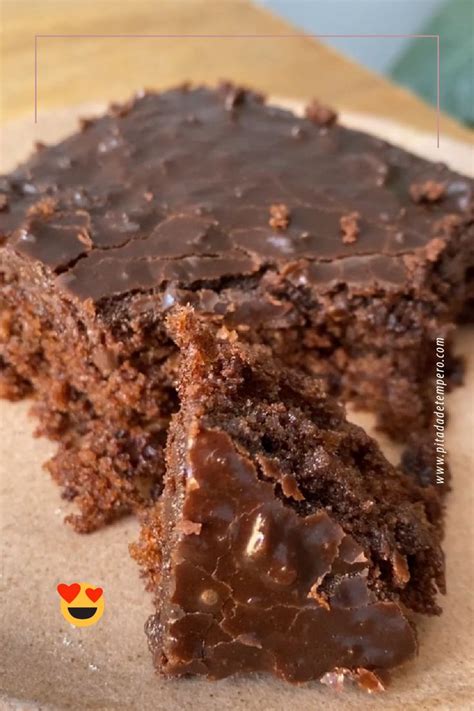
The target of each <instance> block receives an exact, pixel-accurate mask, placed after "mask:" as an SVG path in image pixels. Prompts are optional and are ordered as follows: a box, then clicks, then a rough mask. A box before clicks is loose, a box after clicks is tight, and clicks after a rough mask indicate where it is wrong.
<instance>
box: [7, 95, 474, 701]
mask: <svg viewBox="0 0 474 711" xmlns="http://www.w3.org/2000/svg"><path fill="white" fill-rule="evenodd" d="M97 108H98V107H97V106H86V107H79V109H68V110H64V111H56V112H54V113H51V114H44V115H41V116H40V121H39V123H38V124H37V125H36V126H35V125H34V124H33V123H32V121H30V120H29V119H25V120H22V121H18V122H16V123H14V124H10V125H8V126H7V127H5V128H4V131H3V136H2V144H3V145H2V166H1V169H2V170H7V169H8V168H10V167H12V166H13V165H14V164H15V162H16V161H17V160H19V159H21V158H24V157H25V155H26V154H27V153H28V151H29V149H30V147H31V144H32V141H33V139H39V138H41V139H42V140H46V141H51V140H56V139H58V138H59V137H61V136H63V135H65V134H66V133H68V132H70V131H71V130H73V129H74V127H75V122H76V117H77V115H78V114H82V115H84V114H89V113H91V112H94V110H97ZM344 120H345V121H346V122H347V123H350V124H351V125H354V126H357V127H358V128H364V127H365V128H366V129H367V130H370V131H372V132H374V133H378V134H379V135H381V136H382V137H384V138H387V139H389V140H392V141H394V142H396V143H400V144H402V145H404V146H406V147H407V148H409V149H411V150H413V151H415V152H419V153H421V154H423V155H426V156H427V157H431V158H432V159H434V160H445V161H446V162H448V163H450V164H451V165H453V166H455V167H456V168H458V169H459V170H464V172H468V171H470V170H472V164H473V161H472V152H470V149H469V148H468V147H466V146H462V145H460V144H458V143H455V142H454V141H449V140H448V139H444V138H443V137H441V138H442V140H441V147H440V149H437V148H436V139H435V137H434V136H432V135H425V134H420V133H418V132H415V131H411V130H410V129H408V128H406V127H401V126H398V125H396V124H389V123H386V122H383V121H379V120H377V119H375V118H372V117H370V118H369V117H365V118H364V117H360V116H347V117H344ZM457 347H458V351H462V352H464V353H466V354H468V353H470V354H471V362H470V364H469V368H468V374H467V378H466V384H465V386H464V387H463V388H459V389H458V390H456V391H455V392H454V393H453V394H451V395H450V396H449V399H448V402H449V410H450V413H451V418H450V422H449V426H448V429H447V438H448V445H449V448H450V451H451V453H452V459H451V461H452V469H453V473H454V492H453V493H452V495H451V496H450V499H449V514H448V530H447V540H446V551H447V560H448V586H449V594H448V596H447V598H446V600H445V601H444V610H445V611H444V614H443V616H442V617H441V618H439V619H431V620H423V621H422V623H421V624H420V641H421V649H420V655H419V657H418V659H417V660H416V661H415V662H414V663H413V664H411V665H408V666H407V667H406V668H404V669H401V670H399V671H398V672H397V673H396V674H395V677H394V680H393V684H392V686H391V688H390V689H389V691H387V692H386V694H384V695H383V697H367V696H366V695H364V694H362V693H360V692H356V691H349V692H347V693H345V694H342V695H341V694H336V693H335V692H331V691H330V690H328V689H326V688H325V687H322V686H321V685H320V684H319V683H314V684H310V685H308V686H305V687H297V688H295V687H291V686H287V685H284V684H282V683H279V682H276V681H274V680H272V679H270V678H264V677H259V678H252V679H250V678H241V679H231V680H225V681H221V682H218V683H210V682H206V681H201V680H184V681H172V682H164V681H163V680H161V679H159V678H158V677H156V676H155V674H154V673H153V669H152V666H151V661H150V657H149V654H148V650H147V645H146V639H145V635H144V633H143V624H144V622H145V620H146V618H147V616H148V615H149V614H150V612H151V605H150V601H149V599H148V597H147V595H146V594H145V593H144V592H143V589H142V585H141V582H140V580H139V577H138V572H137V569H136V567H135V565H134V563H133V562H132V560H131V559H130V558H129V556H128V551H127V546H128V543H129V541H131V540H133V539H134V538H135V536H136V532H137V526H136V523H135V521H133V520H132V519H127V520H124V521H122V522H120V523H119V524H117V525H114V526H110V527H109V528H107V529H105V530H103V531H100V532H98V533H95V534H92V535H89V536H79V535H77V534H74V533H73V532H72V531H71V530H70V529H69V528H67V527H66V526H64V525H63V523H62V519H63V516H64V514H65V513H66V506H65V504H64V502H63V501H61V499H60V498H59V493H58V490H57V489H56V487H55V486H54V485H53V484H52V483H51V481H50V480H49V478H48V476H47V474H45V473H44V472H43V471H42V469H41V463H42V462H43V461H44V460H45V459H46V458H47V457H48V456H49V455H50V454H51V453H52V452H53V449H54V447H53V445H52V444H51V443H49V442H47V441H45V440H37V439H34V438H33V436H32V433H33V428H34V423H33V422H32V421H31V420H30V419H29V418H28V416H27V410H28V403H20V404H10V403H5V402H0V466H1V471H0V495H1V498H0V524H1V532H0V539H1V543H2V566H1V578H0V595H1V599H0V610H1V632H0V634H1V638H0V644H1V648H0V665H1V685H0V688H1V691H0V708H6V709H10V708H17V709H78V710H81V711H82V710H83V709H100V710H101V711H102V710H104V711H105V710H106V709H107V710H108V709H133V710H134V711H135V710H136V711H148V710H150V711H151V710H152V709H153V711H186V710H188V709H189V710H190V711H191V710H192V711H198V710H205V711H214V710H215V711H239V710H240V709H241V710H242V711H244V709H245V711H253V710H255V711H288V710H289V709H291V708H300V709H305V710H306V709H307V710H308V711H316V710H317V709H322V708H325V707H327V706H328V705H329V706H330V708H334V709H340V710H341V711H345V710H346V709H364V711H370V709H383V711H389V710H392V709H402V708H403V709H404V711H408V710H410V709H413V710H415V709H416V710H419V709H443V710H444V709H456V710H459V709H468V708H472V706H471V705H470V704H471V703H472V699H473V694H474V689H473V684H472V674H473V652H474V647H473V638H472V633H473V624H472V623H473V609H472V608H473V597H472V588H473V574H472V552H473V549H472V540H473V524H472V520H473V477H472V468H473V467H472V464H473V459H474V451H473V446H472V440H473V432H474V421H473V419H474V418H473V407H472V401H473V375H474V372H473V371H474V358H473V357H472V354H474V332H473V331H472V330H465V331H464V332H462V333H460V334H459V338H458V340H457ZM354 419H355V420H356V421H357V422H359V423H361V424H364V426H369V427H370V423H371V420H370V418H368V417H367V416H364V417H361V416H359V415H358V416H357V418H355V417H354ZM382 445H383V446H384V449H385V451H386V453H387V455H388V456H389V457H391V458H392V459H393V458H395V459H396V457H397V452H396V451H395V449H394V448H393V446H390V445H389V444H388V443H387V442H386V441H383V440H382ZM74 580H78V581H84V580H85V581H89V582H91V583H94V584H95V585H100V586H102V587H103V588H104V591H105V593H104V594H105V599H106V609H105V613H104V616H103V618H102V620H101V621H100V622H99V623H98V624H97V625H96V626H94V627H89V628H82V629H76V628H73V627H71V626H70V625H69V624H68V623H66V622H65V621H64V619H63V618H62V617H61V615H60V612H59V602H58V596H57V593H56V585H57V583H58V582H61V581H64V582H71V581H74Z"/></svg>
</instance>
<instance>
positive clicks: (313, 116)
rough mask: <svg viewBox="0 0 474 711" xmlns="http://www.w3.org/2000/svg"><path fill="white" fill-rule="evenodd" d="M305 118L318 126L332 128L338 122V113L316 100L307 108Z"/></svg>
mask: <svg viewBox="0 0 474 711" xmlns="http://www.w3.org/2000/svg"><path fill="white" fill-rule="evenodd" d="M305 116H306V118H308V119H309V120H310V121H312V123H315V124H316V125H317V126H332V125H333V124H334V123H335V122H336V121H337V112H336V111H334V109H331V108H330V107H329V106H325V105H324V104H321V103H320V102H319V101H317V100H316V99H313V101H312V102H311V103H310V104H309V105H308V106H306V108H305Z"/></svg>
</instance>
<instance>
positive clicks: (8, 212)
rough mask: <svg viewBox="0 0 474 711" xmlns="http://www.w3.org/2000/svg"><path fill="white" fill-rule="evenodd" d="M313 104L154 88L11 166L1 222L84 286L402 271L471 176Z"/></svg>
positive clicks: (448, 234) (450, 232)
mask: <svg viewBox="0 0 474 711" xmlns="http://www.w3.org/2000/svg"><path fill="white" fill-rule="evenodd" d="M229 97H230V98H229ZM236 97H238V98H237V99H236ZM319 113H320V112H319ZM319 113H317V115H319ZM312 116H313V118H311V117H312ZM315 116H316V114H315V112H314V111H312V112H311V111H309V112H308V115H307V117H306V118H297V117H295V116H294V115H293V114H292V113H290V112H288V111H283V110H281V109H277V108H273V107H271V106H266V105H265V104H264V103H263V101H262V98H261V97H260V96H259V95H256V94H254V93H252V92H244V91H242V90H240V89H236V88H235V87H232V86H230V85H224V86H222V87H221V88H220V89H219V90H215V91H214V90H211V89H206V88H196V89H192V90H190V89H187V88H181V89H175V90H172V91H168V92H164V93H162V94H153V93H145V94H143V95H140V96H139V97H137V98H136V99H134V100H133V101H131V102H129V103H128V104H126V105H124V106H121V107H112V108H111V109H110V111H109V113H108V115H106V116H104V117H103V118H100V119H97V120H90V121H84V122H83V123H82V131H81V132H80V133H78V134H76V135H74V136H72V137H70V138H68V139H66V140H65V141H63V142H62V143H60V144H59V145H57V146H53V147H48V148H42V149H41V150H39V152H37V154H36V155H34V156H33V157H32V158H31V159H30V160H29V161H28V162H27V163H26V164H24V165H23V166H22V167H20V168H19V169H18V170H16V171H15V172H14V173H12V174H10V175H9V176H7V177H5V178H4V179H2V183H1V185H0V189H1V191H0V192H1V194H2V195H3V197H2V200H3V202H2V203H1V205H2V208H1V209H0V233H1V234H2V235H10V238H9V249H13V250H15V251H17V252H18V253H21V254H22V255H24V256H25V257H27V258H31V259H34V260H37V261H39V262H41V263H43V264H44V265H46V266H47V267H49V268H51V269H52V270H53V271H54V272H55V274H56V276H55V282H56V283H57V285H58V286H59V287H61V289H63V290H66V291H68V292H69V293H70V294H72V295H74V296H75V297H77V298H79V299H81V300H84V299H89V298H90V299H93V300H96V301H97V300H100V299H102V298H105V297H110V296H115V295H119V294H122V295H123V294H125V293H127V292H130V291H138V290H143V291H146V290H152V289H155V288H161V287H162V286H163V285H164V284H170V283H171V284H175V285H180V286H184V287H191V286H193V285H196V284H198V285H200V284H202V283H203V282H204V283H208V282H216V281H219V280H222V279H223V278H230V277H249V276H252V275H255V276H259V275H261V274H262V273H263V272H264V271H268V270H270V271H272V272H274V273H276V274H279V275H280V276H284V275H285V274H286V273H287V271H289V272H290V273H292V272H293V271H296V272H297V273H298V274H299V275H300V276H299V278H300V279H302V278H303V277H302V276H301V275H304V279H305V280H306V282H305V283H309V284H311V283H314V284H324V283H328V282H329V283H331V282H334V281H338V280H341V279H343V280H345V281H346V282H347V283H348V284H351V283H354V284H356V285H357V284H360V283H361V282H362V283H365V284H370V285H373V284H374V283H375V284H381V285H383V286H388V287H390V286H392V287H393V285H397V286H400V285H403V284H404V282H406V281H407V279H408V275H409V269H408V268H407V264H406V260H405V259H404V257H406V255H413V254H416V255H417V258H419V259H421V261H423V260H427V259H428V257H427V255H428V252H430V253H431V254H433V247H431V248H430V247H429V245H430V244H432V242H433V240H441V242H440V243H439V244H438V247H439V248H438V250H437V252H438V254H441V253H442V251H443V250H444V248H445V247H446V244H447V243H449V240H450V239H451V238H452V237H454V236H455V235H456V234H458V233H459V230H462V229H463V225H464V224H465V223H466V221H467V220H468V218H469V214H470V213H469V211H470V209H471V208H472V202H471V201H472V181H470V180H468V179H467V178H465V177H463V176H460V175H457V174H455V173H453V172H451V171H449V170H448V169H447V168H446V167H444V166H442V165H438V164H432V163H428V162H426V161H424V160H421V159H418V158H416V157H414V156H412V155H410V154H408V153H406V152H405V151H403V150H401V149H399V148H395V147H393V146H390V145H389V144H387V143H385V142H384V141H381V140H379V139H377V138H374V137H371V136H368V135H365V134H362V133H359V132H356V131H352V130H348V129H345V128H343V127H341V126H339V125H337V123H335V122H334V121H333V119H332V118H331V120H330V121H323V122H322V123H321V121H320V120H316V118H315ZM275 210H276V211H277V213H278V214H276V213H275ZM272 211H273V212H272ZM283 214H284V218H282V217H281V216H280V217H278V215H283ZM275 215H276V216H275ZM447 215H449V216H451V217H450V219H451V222H450V224H449V225H448V226H446V221H445V220H444V221H443V218H446V216H447ZM354 216H356V218H354ZM354 219H356V223H355V222H354ZM349 226H350V229H349ZM348 229H349V231H348ZM427 250H428V251H427ZM428 261H429V260H428Z"/></svg>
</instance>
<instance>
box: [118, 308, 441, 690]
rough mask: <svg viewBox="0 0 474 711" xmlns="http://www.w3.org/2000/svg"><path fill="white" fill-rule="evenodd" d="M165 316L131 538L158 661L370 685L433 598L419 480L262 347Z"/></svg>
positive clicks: (436, 567)
mask: <svg viewBox="0 0 474 711" xmlns="http://www.w3.org/2000/svg"><path fill="white" fill-rule="evenodd" d="M170 327H171V331H172V333H174V337H175V338H176V341H177V343H178V345H179V347H180V349H181V365H180V368H179V373H180V375H179V387H178V390H179V394H180V399H181V403H180V410H179V412H178V413H177V414H176V415H174V417H173V421H172V424H171V428H170V434H169V438H168V445H167V472H166V475H165V488H164V493H163V496H162V499H161V501H160V503H159V504H158V505H156V506H155V507H154V508H152V509H150V510H149V511H148V513H147V514H146V516H145V524H144V527H143V530H142V536H141V539H140V542H139V543H138V544H137V545H135V546H134V547H133V548H132V552H133V554H134V555H135V557H136V558H137V559H138V561H139V563H140V564H141V565H142V568H143V571H144V575H145V578H146V579H147V581H148V586H149V588H150V589H151V590H152V591H153V593H154V597H155V601H156V606H157V611H156V614H155V615H153V616H152V617H151V618H150V620H149V622H148V625H147V632H148V636H149V641H150V646H151V649H152V651H153V654H154V659H155V663H156V665H157V668H158V670H159V671H161V672H162V673H163V674H165V675H182V674H203V675H206V676H209V677H211V678H220V677H224V676H229V675H231V674H234V673H237V672H254V671H267V672H272V673H274V674H276V675H277V676H280V677H282V678H283V679H286V680H288V681H293V682H301V681H307V680H310V679H319V678H322V677H323V678H325V679H326V680H328V679H329V678H330V675H331V674H337V673H343V674H346V675H348V676H349V677H353V678H355V679H356V680H358V681H359V682H361V683H362V685H364V683H363V682H362V681H361V679H364V678H365V680H366V682H367V685H368V686H369V687H370V683H371V684H373V685H375V686H377V685H380V686H381V681H380V680H379V677H378V676H377V672H378V671H380V670H387V669H390V668H392V667H394V666H397V665H399V664H401V663H402V662H404V661H405V660H406V659H409V658H410V657H411V656H413V655H414V653H415V651H416V646H417V645H416V635H415V629H414V622H413V619H412V616H411V615H410V611H411V610H414V611H417V612H422V613H428V614H433V613H438V612H439V607H438V605H437V603H436V599H435V598H436V591H437V589H440V590H443V591H444V572H443V571H444V563H443V555H442V552H441V549H440V546H439V539H440V535H441V525H440V520H439V518H438V513H436V514H434V512H433V509H432V507H431V502H432V497H433V491H432V488H431V487H428V488H426V489H422V488H420V487H418V486H417V485H415V484H414V483H413V482H412V481H411V480H410V479H409V478H407V477H406V476H405V475H403V474H402V473H400V472H399V471H397V470H396V469H395V468H394V467H392V466H391V465H390V464H389V462H388V461H387V460H386V459H385V458H384V457H383V455H382V453H381V452H380V450H379V448H378V446H377V444H376V443H375V442H374V441H373V440H372V439H371V438H370V437H368V436H367V435H366V434H365V433H364V432H363V430H361V428H359V427H357V426H355V425H353V424H350V423H348V422H347V421H346V419H345V416H344V411H343V409H342V408H341V407H340V406H339V405H337V404H336V403H335V402H334V401H333V400H332V399H331V398H329V397H328V396H327V395H326V394H325V393H324V391H323V389H322V388H321V386H320V385H319V384H318V383H317V381H315V380H314V379H310V378H304V377H301V376H299V375H298V374H296V373H295V372H293V371H288V370H285V369H282V368H281V367H279V366H278V365H277V364H276V363H275V361H274V360H273V359H272V357H271V355H270V353H269V351H268V350H266V349H264V348H258V347H251V346H245V345H242V344H239V343H238V342H237V341H236V340H235V339H236V333H235V332H229V331H227V330H226V329H221V330H220V331H219V332H218V333H217V334H216V333H215V332H214V331H212V330H209V329H208V328H206V327H204V326H203V325H202V324H201V323H199V321H198V320H196V318H195V316H194V315H193V313H192V312H191V311H190V310H182V311H180V312H178V313H177V314H175V315H174V316H173V318H172V319H170ZM326 675H329V676H326ZM364 675H365V676H364ZM368 680H370V683H369V681H368Z"/></svg>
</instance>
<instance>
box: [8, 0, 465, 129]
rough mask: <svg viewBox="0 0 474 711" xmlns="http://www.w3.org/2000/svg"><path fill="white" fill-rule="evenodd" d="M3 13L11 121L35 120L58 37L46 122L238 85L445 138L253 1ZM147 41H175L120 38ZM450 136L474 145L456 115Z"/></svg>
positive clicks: (404, 97) (17, 1)
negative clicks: (53, 116) (195, 89)
mask: <svg viewBox="0 0 474 711" xmlns="http://www.w3.org/2000/svg"><path fill="white" fill-rule="evenodd" d="M1 8H2V24H3V37H2V40H3V41H2V72H1V82H2V87H1V109H2V121H10V120H13V119H15V118H17V117H20V116H25V115H30V116H31V117H32V118H33V117H34V96H35V82H34V76H35V75H34V67H35V51H34V50H35V35H49V36H46V37H45V36H40V37H38V38H37V62H38V87H37V91H38V121H41V113H42V112H44V111H47V110H51V109H53V108H55V107H58V106H67V105H74V104H79V103H83V102H88V101H97V100H104V99H106V100H111V99H121V98H126V97H127V96H129V95H130V93H132V92H133V91H135V90H136V89H137V88H140V87H150V88H151V87H154V88H162V87H167V86H170V85H172V84H175V83H177V82H182V81H184V80H186V79H190V80H192V81H198V82H199V81H200V82H210V83H214V82H216V81H217V80H218V79H220V78H232V79H234V80H236V81H238V82H242V83H246V84H250V85H253V86H255V87H257V88H260V89H261V90H263V91H265V92H266V93H267V94H270V95H273V96H280V97H282V96H283V97H289V98H295V99H304V100H307V99H308V98H310V97H313V96H318V97H320V98H321V99H322V100H323V101H326V102H328V103H329V104H331V105H333V106H336V107H338V108H340V109H343V110H350V111H357V112H364V113H370V114H375V115H379V116H384V117H387V118H391V119H392V120H395V121H398V122H400V123H405V124H408V125H411V126H413V127H415V128H419V129H422V130H426V131H432V132H434V131H435V130H436V112H435V110H434V109H433V108H432V107H429V106H427V105H426V104H425V103H423V102H422V101H421V100H420V99H418V98H416V97H415V96H414V95H412V94H410V93H409V92H407V91H406V90H404V89H402V88H400V87H397V86H395V85H393V84H392V83H390V82H389V81H387V80H385V79H383V78H381V77H379V76H377V75H375V74H373V73H371V72H369V71H368V70H366V69H364V68H362V67H360V66H358V65H357V64H355V63H354V62H352V61H350V60H349V59H345V58H344V57H343V56H341V55H339V54H337V53H336V52H335V51H333V50H331V49H328V48H327V47H326V46H324V45H322V44H321V43H320V42H318V41H317V40H315V39H313V38H310V37H305V36H302V34H301V31H298V30H297V29H295V28H293V27H291V25H289V24H287V23H286V22H284V21H283V20H280V19H279V18H277V17H275V16H273V15H272V14H270V13H269V12H268V11H267V10H265V9H262V8H259V7H256V6H254V5H252V4H251V3H250V2H248V0H121V2H114V1H113V0H80V1H79V2H77V1H76V0H2V3H1ZM389 31H390V28H387V32H389ZM143 34H154V35H175V36H174V37H159V38H158V37H153V38H151V37H148V38H144V37H130V36H128V37H123V36H119V37H117V35H143ZM51 35H69V36H68V37H57V36H51ZM71 35H73V36H71ZM77 35H82V36H79V37H78V36H77ZM84 35H96V36H95V37H84ZM97 35H99V36H97ZM104 35H115V37H104ZM177 35H187V36H181V37H179V36H177ZM189 35H200V37H190V36H189ZM231 35H234V36H231ZM235 35H240V36H239V37H235ZM242 35H247V36H246V37H245V36H244V37H242ZM248 35H260V37H249V36H248ZM261 35H267V37H261ZM268 35H280V36H278V37H268ZM282 35H287V36H282ZM288 35H291V36H288ZM360 41H364V40H360ZM365 41H372V42H373V41H380V42H383V41H387V40H384V39H380V40H373V39H371V40H365ZM423 41H430V40H423ZM433 41H434V40H433ZM433 56H434V57H435V54H434V55H433ZM435 79H436V73H435V66H433V80H434V81H435ZM440 134H441V140H442V137H443V134H445V135H450V136H452V137H455V138H458V139H461V140H464V141H472V137H473V132H472V131H469V130H468V129H466V128H464V127H462V126H461V125H460V124H458V123H457V122H456V121H454V120H453V119H451V118H448V117H447V116H441V123H440Z"/></svg>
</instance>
